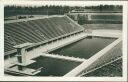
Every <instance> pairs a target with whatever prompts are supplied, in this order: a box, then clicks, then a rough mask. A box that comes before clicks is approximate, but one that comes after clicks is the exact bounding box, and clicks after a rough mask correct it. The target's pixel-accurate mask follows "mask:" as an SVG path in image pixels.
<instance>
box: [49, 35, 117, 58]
mask: <svg viewBox="0 0 128 82" xmlns="http://www.w3.org/2000/svg"><path fill="white" fill-rule="evenodd" d="M114 40H116V39H115V38H101V37H91V36H89V37H86V38H85V39H82V40H80V41H78V42H75V43H73V44H70V45H68V46H65V47H63V48H60V49H57V50H55V51H52V52H50V53H53V54H59V55H65V56H71V57H72V56H73V57H79V58H85V59H89V58H90V57H91V56H93V55H94V54H96V53H97V52H99V51H100V50H101V49H103V48H105V47H106V46H107V45H109V44H110V43H112V42H113V41H114Z"/></svg>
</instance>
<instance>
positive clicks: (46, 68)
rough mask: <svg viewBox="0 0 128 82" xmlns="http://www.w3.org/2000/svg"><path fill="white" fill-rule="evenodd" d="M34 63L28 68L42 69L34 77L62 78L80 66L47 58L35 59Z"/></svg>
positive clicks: (76, 63)
mask: <svg viewBox="0 0 128 82" xmlns="http://www.w3.org/2000/svg"><path fill="white" fill-rule="evenodd" d="M34 60H36V62H35V63H33V64H31V65H29V66H28V67H29V68H33V69H38V68H40V67H43V68H42V70H41V72H40V73H38V74H37V75H35V76H52V77H53V76H63V75H65V74H66V73H68V72H69V71H71V70H72V69H73V68H75V67H76V66H78V65H79V64H81V62H72V61H67V60H60V59H55V58H49V57H43V56H40V57H37V58H35V59H34Z"/></svg>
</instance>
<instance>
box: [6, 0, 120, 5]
mask: <svg viewBox="0 0 128 82" xmlns="http://www.w3.org/2000/svg"><path fill="white" fill-rule="evenodd" d="M4 4H5V5H18V6H42V5H66V6H92V5H93V6H97V5H100V4H109V5H115V4H117V5H119V4H120V3H119V2H118V1H117V2H111V1H107V2H105V1H40V0H37V1H35V0H26V1H25V0H4Z"/></svg>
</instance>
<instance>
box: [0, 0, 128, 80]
mask: <svg viewBox="0 0 128 82" xmlns="http://www.w3.org/2000/svg"><path fill="white" fill-rule="evenodd" d="M40 3H41V4H44V3H47V4H64V5H65V4H72V5H74V4H81V5H82V4H86V5H99V4H111V5H123V77H13V76H3V69H4V61H3V58H4V57H3V56H4V28H3V27H4V18H3V13H0V53H1V55H0V81H121V82H123V81H127V73H126V72H127V22H128V21H127V18H128V12H127V11H128V10H127V9H128V4H127V1H23V0H22V1H20V0H19V1H18V0H5V1H0V12H3V8H4V7H3V5H7V4H19V5H24V4H25V5H34V4H36V5H37V4H40Z"/></svg>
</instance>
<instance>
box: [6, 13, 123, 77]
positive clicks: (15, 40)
mask: <svg viewBox="0 0 128 82" xmlns="http://www.w3.org/2000/svg"><path fill="white" fill-rule="evenodd" d="M4 26H5V27H4V29H5V32H4V36H5V39H4V41H5V42H4V47H5V49H4V50H5V51H4V52H5V56H4V58H5V73H7V74H11V75H35V76H45V75H46V76H51V75H52V74H53V75H52V76H54V75H55V76H57V74H55V73H56V72H54V73H51V74H48V73H49V72H53V70H51V69H50V68H48V67H51V68H53V69H54V65H51V64H50V62H54V64H56V65H55V66H57V64H58V65H61V63H62V62H63V61H64V62H66V64H65V63H64V62H63V65H65V66H67V71H65V72H61V71H63V70H62V69H63V68H61V67H60V68H58V70H60V72H59V73H58V75H61V76H64V77H65V76H84V75H85V74H87V73H90V71H92V70H96V69H97V68H99V67H102V66H103V65H105V64H107V63H110V62H114V61H116V60H118V59H119V58H121V56H122V54H121V53H122V51H121V47H120V46H121V41H122V38H121V32H120V31H118V30H117V31H114V30H109V31H107V32H105V31H104V30H98V31H97V30H93V31H92V30H90V29H89V30H88V29H85V28H83V27H82V26H80V25H79V24H77V23H76V22H75V21H73V20H72V19H71V18H69V17H68V16H66V15H61V16H55V15H53V16H49V17H47V16H44V17H37V18H27V19H19V20H10V21H5V24H4ZM92 36H97V37H105V38H106V37H107V38H108V37H109V38H114V40H113V41H110V42H111V43H107V44H108V45H107V46H106V47H105V46H104V47H105V48H103V49H101V50H100V51H99V52H97V53H93V55H92V56H91V57H90V58H88V59H85V58H79V57H76V56H68V55H67V56H65V55H63V54H62V55H60V54H51V53H50V52H52V51H54V50H57V49H60V48H62V47H64V46H66V45H69V44H71V43H75V42H77V41H79V40H81V39H85V38H87V37H91V38H93V37H92ZM116 54H118V55H116ZM40 56H41V57H42V58H39V60H38V57H40ZM46 60H47V61H46ZM67 60H68V61H67ZM39 61H41V62H42V61H43V62H44V63H41V65H40V63H39ZM102 61H103V62H102ZM55 62H59V63H55ZM60 62H61V63H60ZM43 64H48V65H43ZM85 64H86V65H85ZM35 65H37V67H36V66H35ZM34 66H35V67H34ZM58 67H59V66H58ZM56 68H57V67H56ZM79 68H81V69H80V70H79ZM46 69H48V71H47V70H46ZM78 70H79V71H78ZM46 71H47V72H46ZM43 73H44V74H43ZM60 73H62V74H60Z"/></svg>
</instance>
